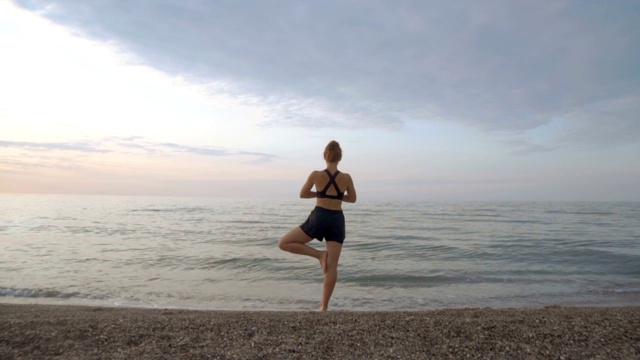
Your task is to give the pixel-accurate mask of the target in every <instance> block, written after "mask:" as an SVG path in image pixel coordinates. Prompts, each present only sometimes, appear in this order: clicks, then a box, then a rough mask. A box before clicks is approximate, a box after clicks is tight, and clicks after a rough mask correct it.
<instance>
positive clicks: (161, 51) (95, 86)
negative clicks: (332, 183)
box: [0, 0, 640, 201]
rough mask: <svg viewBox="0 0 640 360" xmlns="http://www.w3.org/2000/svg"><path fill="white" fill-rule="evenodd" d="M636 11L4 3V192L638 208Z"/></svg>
mask: <svg viewBox="0 0 640 360" xmlns="http://www.w3.org/2000/svg"><path fill="white" fill-rule="evenodd" d="M639 18H640V2H638V1H637V0H629V1H627V0H616V1H606V2H605V1H590V0H581V1H563V0H559V1H538V0H531V1H526V0H523V1H509V0H504V1H502V0H501V1H494V0H488V1H475V0H460V1H431V0H419V1H402V0H401V1H383V0H380V1H377V0H366V1H365V0H363V1H356V0H354V1H332V0H327V1H286V0H278V1H269V0H256V1H223V0H220V1H208V0H191V1H181V0H180V1H179V0H174V1H169V0H132V1H75V0H52V1H38V0H17V1H12V0H0V49H1V50H0V54H1V55H0V192H4V193H62V194H113V195H172V196H212V197H216V196H223V197H260V198H265V197H274V198H282V199H295V198H297V196H298V192H299V190H300V187H301V186H302V184H303V183H304V181H305V180H306V178H307V176H308V175H309V173H310V172H311V171H312V170H318V169H323V168H324V167H325V163H324V160H323V158H322V153H323V150H324V147H325V145H326V144H327V143H328V142H329V141H330V140H337V141H338V142H340V144H341V146H342V149H343V154H344V156H343V161H342V162H341V163H340V169H341V170H342V171H344V172H347V173H349V174H351V176H352V177H353V179H354V182H355V186H356V189H357V190H358V198H359V201H376V200H382V201H390V200H403V201H404V200H418V201H531V200H533V201H640V22H639V21H637V19H639Z"/></svg>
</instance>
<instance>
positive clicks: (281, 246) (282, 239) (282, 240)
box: [278, 235, 288, 250]
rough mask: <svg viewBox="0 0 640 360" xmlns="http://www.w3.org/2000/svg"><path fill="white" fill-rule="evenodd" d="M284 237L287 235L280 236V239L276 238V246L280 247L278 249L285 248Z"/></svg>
mask: <svg viewBox="0 0 640 360" xmlns="http://www.w3.org/2000/svg"><path fill="white" fill-rule="evenodd" d="M286 238H287V235H285V236H283V237H281V238H280V240H278V247H279V248H280V250H286V247H287V244H288V242H287V240H286Z"/></svg>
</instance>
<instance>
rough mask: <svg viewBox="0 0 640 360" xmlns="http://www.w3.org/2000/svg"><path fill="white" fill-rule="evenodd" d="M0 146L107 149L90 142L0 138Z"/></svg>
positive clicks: (73, 149) (49, 148)
mask: <svg viewBox="0 0 640 360" xmlns="http://www.w3.org/2000/svg"><path fill="white" fill-rule="evenodd" d="M0 147H5V148H22V149H31V150H66V151H80V152H89V153H105V152H109V150H105V149H100V148H98V147H96V146H95V145H94V144H91V143H82V142H80V143H64V142H28V141H3V140H0Z"/></svg>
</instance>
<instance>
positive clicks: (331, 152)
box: [324, 140, 342, 162]
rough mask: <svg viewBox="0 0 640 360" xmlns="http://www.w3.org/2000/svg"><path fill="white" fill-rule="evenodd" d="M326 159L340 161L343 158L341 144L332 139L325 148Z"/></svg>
mask: <svg viewBox="0 0 640 360" xmlns="http://www.w3.org/2000/svg"><path fill="white" fill-rule="evenodd" d="M324 159H325V160H326V161H328V162H338V161H340V160H342V149H341V148H340V144H339V143H338V142H337V141H335V140H331V141H330V142H329V144H327V147H325V148H324Z"/></svg>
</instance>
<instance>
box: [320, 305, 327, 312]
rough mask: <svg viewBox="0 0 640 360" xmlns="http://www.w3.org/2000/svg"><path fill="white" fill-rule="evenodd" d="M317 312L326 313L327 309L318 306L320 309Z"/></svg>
mask: <svg viewBox="0 0 640 360" xmlns="http://www.w3.org/2000/svg"><path fill="white" fill-rule="evenodd" d="M318 311H319V312H325V311H327V308H326V307H325V308H323V307H322V306H320V308H319V309H318Z"/></svg>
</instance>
